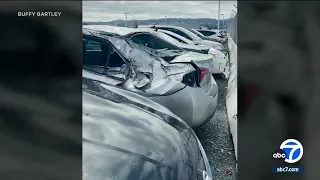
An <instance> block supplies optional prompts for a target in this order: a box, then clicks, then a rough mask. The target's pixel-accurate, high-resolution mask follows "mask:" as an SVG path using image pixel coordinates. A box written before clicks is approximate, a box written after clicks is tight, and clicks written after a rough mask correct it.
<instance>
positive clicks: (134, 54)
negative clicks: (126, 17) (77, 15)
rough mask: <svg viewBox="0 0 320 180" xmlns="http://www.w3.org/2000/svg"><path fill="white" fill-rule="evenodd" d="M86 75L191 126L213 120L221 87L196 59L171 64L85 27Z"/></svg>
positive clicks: (122, 41) (127, 43) (84, 71)
mask: <svg viewBox="0 0 320 180" xmlns="http://www.w3.org/2000/svg"><path fill="white" fill-rule="evenodd" d="M83 52H84V57H83V77H85V78H89V79H94V80H97V81H100V82H104V83H107V84H111V85H117V86H121V87H122V88H125V89H127V90H129V91H132V92H135V93H138V94H141V95H143V96H146V97H149V98H150V99H152V100H154V101H155V102H158V103H159V104H162V105H163V106H165V107H167V108H168V109H169V110H171V111H172V112H174V113H175V114H176V115H178V116H179V117H180V118H182V119H183V120H184V121H186V122H187V123H188V124H189V125H190V126H191V127H198V126H200V125H202V124H204V123H205V122H207V121H208V120H210V119H211V118H212V117H213V115H214V113H215V111H216V107H217V99H218V86H217V84H216V82H215V80H214V78H213V77H212V75H211V74H210V73H209V71H208V69H205V68H199V67H198V66H197V65H196V64H195V63H194V62H193V61H191V62H182V63H181V62H180V63H168V62H166V61H164V60H163V59H162V58H159V57H158V56H156V55H154V54H153V53H152V52H148V51H147V50H146V49H143V48H142V47H141V46H139V45H137V44H135V43H133V42H131V41H128V40H127V39H125V38H123V37H121V36H119V35H118V34H115V33H107V32H102V31H96V30H92V29H87V28H83Z"/></svg>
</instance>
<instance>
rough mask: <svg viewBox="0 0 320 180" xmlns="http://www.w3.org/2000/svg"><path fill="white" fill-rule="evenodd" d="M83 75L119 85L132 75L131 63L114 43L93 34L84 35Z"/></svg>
mask: <svg viewBox="0 0 320 180" xmlns="http://www.w3.org/2000/svg"><path fill="white" fill-rule="evenodd" d="M83 43H84V44H83V51H84V52H83V56H84V57H83V69H84V70H85V71H84V74H83V76H85V77H89V78H91V79H95V80H99V81H103V82H105V83H107V84H112V85H118V84H120V83H122V82H124V81H125V80H126V79H128V78H129V76H130V63H128V62H127V61H126V60H124V58H123V56H122V55H121V54H120V53H119V52H118V51H117V49H116V48H115V47H114V46H113V45H112V43H110V42H108V41H106V40H103V39H99V38H97V37H93V36H84V37H83Z"/></svg>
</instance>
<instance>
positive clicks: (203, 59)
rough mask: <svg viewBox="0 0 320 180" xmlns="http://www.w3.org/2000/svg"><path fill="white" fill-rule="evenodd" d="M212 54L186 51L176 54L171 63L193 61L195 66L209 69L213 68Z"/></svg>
mask: <svg viewBox="0 0 320 180" xmlns="http://www.w3.org/2000/svg"><path fill="white" fill-rule="evenodd" d="M213 58H214V57H213V56H212V55H211V54H201V53H196V52H191V51H189V52H187V53H185V54H182V55H180V56H177V57H176V58H175V59H174V60H173V61H171V63H176V62H190V61H193V62H194V63H195V64H196V65H197V66H199V67H203V68H207V69H209V71H210V70H211V69H212V68H213Z"/></svg>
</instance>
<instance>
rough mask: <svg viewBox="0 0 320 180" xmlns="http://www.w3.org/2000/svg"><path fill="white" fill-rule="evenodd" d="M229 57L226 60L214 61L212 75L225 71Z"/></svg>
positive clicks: (216, 59)
mask: <svg viewBox="0 0 320 180" xmlns="http://www.w3.org/2000/svg"><path fill="white" fill-rule="evenodd" d="M226 58H227V57H224V58H214V59H213V68H212V69H211V71H210V73H211V74H220V73H223V72H224V71H225V68H226V65H227V59H226Z"/></svg>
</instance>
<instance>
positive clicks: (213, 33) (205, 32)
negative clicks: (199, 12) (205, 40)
mask: <svg viewBox="0 0 320 180" xmlns="http://www.w3.org/2000/svg"><path fill="white" fill-rule="evenodd" d="M199 32H200V33H202V34H203V35H204V36H212V35H215V34H216V33H215V32H213V31H201V30H199Z"/></svg>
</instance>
